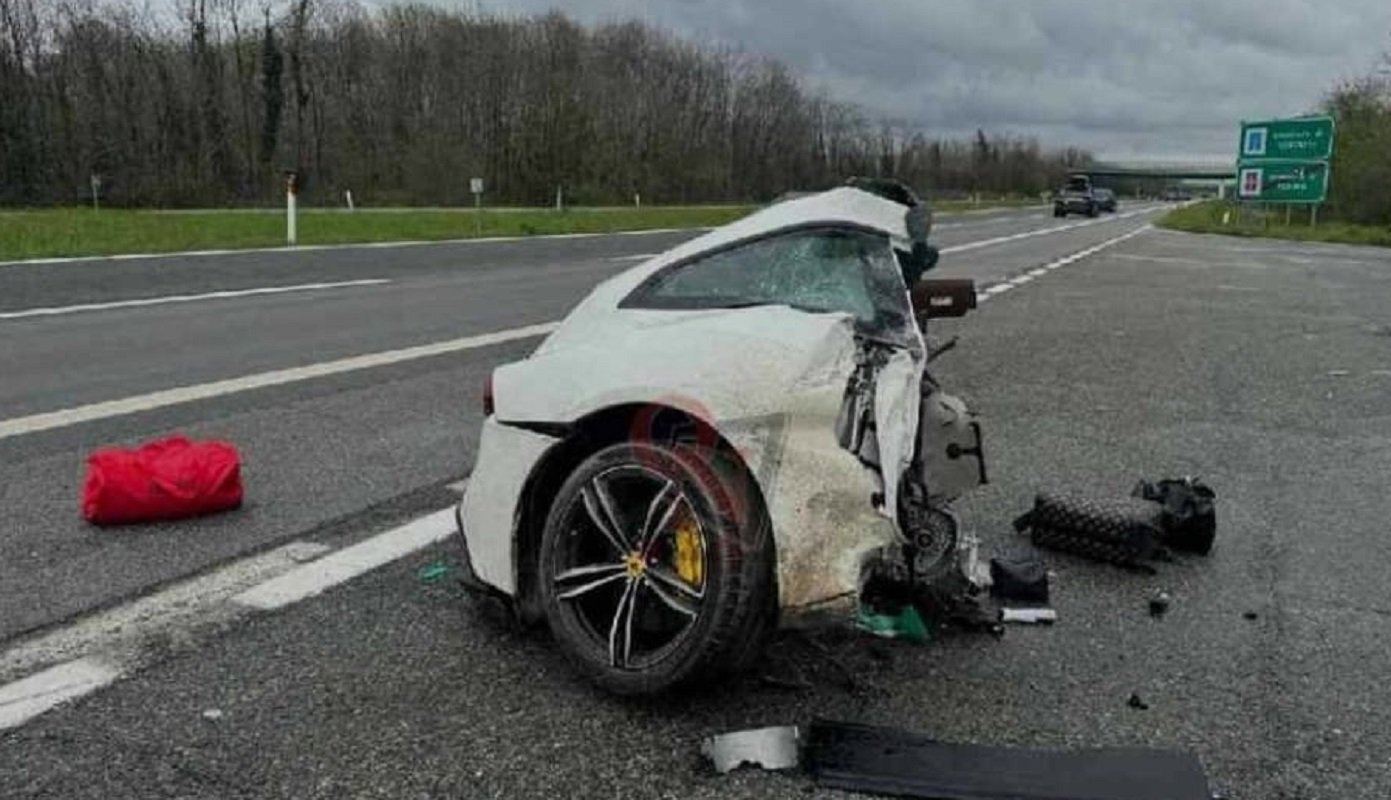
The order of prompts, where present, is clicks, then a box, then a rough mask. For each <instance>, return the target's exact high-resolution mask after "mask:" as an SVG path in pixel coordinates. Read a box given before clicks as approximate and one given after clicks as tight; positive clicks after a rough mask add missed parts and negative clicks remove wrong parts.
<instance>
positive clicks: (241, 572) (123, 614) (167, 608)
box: [0, 542, 330, 680]
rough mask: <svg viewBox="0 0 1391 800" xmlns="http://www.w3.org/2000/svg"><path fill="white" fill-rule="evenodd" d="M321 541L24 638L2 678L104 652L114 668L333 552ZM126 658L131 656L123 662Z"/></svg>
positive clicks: (7, 657) (6, 659)
mask: <svg viewBox="0 0 1391 800" xmlns="http://www.w3.org/2000/svg"><path fill="white" fill-rule="evenodd" d="M329 549H330V548H329V547H328V546H327V545H323V544H318V543H316V542H290V543H289V544H285V545H281V546H280V547H277V548H275V549H274V550H271V551H269V552H265V553H258V554H256V555H253V556H248V557H246V558H243V559H241V560H239V561H235V562H233V563H231V564H228V565H226V566H224V567H221V568H219V569H217V570H215V571H213V572H211V573H208V574H206V575H200V576H197V577H193V578H189V579H187V580H184V581H180V582H178V583H175V584H173V585H172V586H168V587H166V588H164V589H161V590H159V591H157V592H155V593H154V594H150V595H146V596H145V597H141V598H138V599H135V600H132V601H130V602H128V603H124V604H122V605H119V606H116V607H115V608H109V609H106V610H104V611H98V612H96V613H94V614H89V615H87V616H84V617H82V618H80V619H78V620H76V621H74V622H72V623H69V624H67V625H64V626H63V627H61V628H57V629H55V630H51V631H45V632H42V633H39V634H35V635H32V636H29V637H26V638H24V639H22V640H21V641H20V642H19V643H18V644H15V645H14V646H12V647H10V648H9V649H8V650H6V651H5V652H4V653H0V680H3V679H5V678H7V677H11V676H15V675H23V674H25V673H28V672H32V671H33V670H36V669H41V668H43V667H47V666H49V665H51V664H56V663H58V662H60V661H67V660H70V659H75V658H80V657H83V656H91V655H94V654H100V655H102V656H103V657H105V658H106V659H107V662H108V663H109V664H112V665H113V666H114V665H116V664H119V663H120V662H122V661H124V660H129V654H130V653H131V652H133V651H135V650H138V649H139V648H140V647H141V646H143V644H144V643H145V642H147V641H151V640H152V639H153V637H155V636H156V635H158V634H171V633H173V632H175V631H180V630H187V629H189V628H192V627H195V626H197V625H198V624H200V623H201V622H208V621H216V619H215V618H216V617H217V614H216V608H217V606H218V605H219V604H222V603H224V602H225V601H226V600H228V599H229V598H231V597H232V595H235V594H238V593H239V592H242V591H245V590H246V589H247V588H248V587H251V586H255V585H256V584H259V583H262V582H264V581H266V580H269V579H270V578H273V577H275V576H276V575H282V574H284V573H286V572H289V571H290V570H292V569H295V568H297V567H298V566H299V565H300V564H303V563H305V562H306V561H310V560H312V559H315V558H318V557H319V556H321V555H323V554H324V553H326V552H328V551H329ZM122 654H126V657H125V658H124V659H123V658H122V657H121V656H122Z"/></svg>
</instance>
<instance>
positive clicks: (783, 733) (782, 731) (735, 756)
mask: <svg viewBox="0 0 1391 800" xmlns="http://www.w3.org/2000/svg"><path fill="white" fill-rule="evenodd" d="M798 739H799V733H798V730H797V726H795V725H787V726H783V727H776V728H756V729H754V730H747V731H734V732H733V733H725V734H721V735H719V736H711V737H710V738H708V739H706V740H705V741H704V742H701V745H700V752H701V753H702V754H703V755H704V756H705V757H706V758H708V759H710V763H711V764H713V765H714V767H715V771H716V772H718V773H720V774H721V775H723V774H725V773H726V772H730V771H731V770H735V769H738V768H739V767H741V766H743V765H745V764H751V765H753V766H755V767H761V768H763V769H767V770H778V769H792V768H793V767H796V766H797V763H798V752H797V742H798Z"/></svg>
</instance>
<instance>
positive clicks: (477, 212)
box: [468, 178, 483, 236]
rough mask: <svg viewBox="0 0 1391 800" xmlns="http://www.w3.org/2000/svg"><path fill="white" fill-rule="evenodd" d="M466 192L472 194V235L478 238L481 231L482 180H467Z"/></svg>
mask: <svg viewBox="0 0 1391 800" xmlns="http://www.w3.org/2000/svg"><path fill="white" fill-rule="evenodd" d="M468 190H469V191H470V192H473V235H474V236H478V235H479V234H480V233H482V230H483V219H482V215H483V179H482V178H469V179H468Z"/></svg>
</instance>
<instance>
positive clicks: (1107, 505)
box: [1014, 493, 1164, 573]
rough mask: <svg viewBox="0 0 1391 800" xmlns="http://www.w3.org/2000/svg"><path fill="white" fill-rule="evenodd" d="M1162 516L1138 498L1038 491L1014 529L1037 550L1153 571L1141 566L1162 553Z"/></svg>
mask: <svg viewBox="0 0 1391 800" xmlns="http://www.w3.org/2000/svg"><path fill="white" fill-rule="evenodd" d="M1163 514H1164V509H1163V507H1162V506H1160V505H1159V504H1158V503H1155V502H1153V501H1150V500H1143V499H1140V498H1136V497H1110V498H1096V497H1082V496H1080V495H1075V494H1067V493H1056V494H1054V493H1041V494H1039V495H1038V496H1037V497H1035V498H1034V507H1033V509H1031V510H1030V511H1028V512H1026V513H1025V514H1023V515H1021V516H1020V517H1019V518H1018V519H1016V520H1015V521H1014V529H1015V530H1016V531H1019V532H1020V533H1025V532H1027V533H1028V534H1029V535H1030V537H1031V538H1032V539H1033V542H1034V544H1036V545H1038V546H1040V547H1048V548H1052V549H1056V550H1062V551H1064V552H1068V553H1073V554H1075V555H1079V556H1083V557H1085V558H1090V559H1093V560H1096V561H1105V562H1109V563H1112V564H1118V565H1120V566H1123V567H1127V568H1130V569H1136V570H1140V571H1144V572H1149V573H1153V572H1154V570H1153V568H1151V567H1149V566H1148V565H1146V564H1144V563H1142V562H1144V561H1149V560H1154V559H1157V558H1161V557H1162V556H1163V554H1164V547H1163V545H1162V544H1161V543H1160V537H1161V533H1162V528H1163Z"/></svg>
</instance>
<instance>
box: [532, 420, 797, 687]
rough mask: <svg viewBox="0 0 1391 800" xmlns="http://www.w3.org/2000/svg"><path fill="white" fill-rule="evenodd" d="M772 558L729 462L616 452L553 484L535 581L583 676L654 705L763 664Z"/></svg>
mask: <svg viewBox="0 0 1391 800" xmlns="http://www.w3.org/2000/svg"><path fill="white" fill-rule="evenodd" d="M654 521H655V522H654ZM691 537H695V538H694V539H692V538H691ZM693 541H694V542H696V543H697V544H698V546H697V544H692V542H693ZM683 553H684V556H683ZM692 553H696V554H697V555H695V556H692V555H691V554H692ZM774 555H775V554H774V547H773V541H772V536H771V526H770V525H769V523H768V518H767V513H766V511H765V510H764V508H763V505H762V501H761V499H760V495H759V493H758V492H757V491H756V490H755V489H754V486H753V484H752V479H751V478H750V476H748V474H747V472H746V471H745V470H744V469H743V468H742V466H740V465H739V464H738V463H737V462H736V461H735V460H734V459H733V458H732V457H731V456H729V455H727V454H725V453H724V452H722V451H719V450H713V449H710V448H703V447H695V446H686V445H665V444H657V443H652V442H624V443H620V444H615V445H611V446H609V447H606V448H604V449H603V450H600V451H599V452H597V453H595V454H594V455H592V456H590V457H589V458H587V459H586V460H585V461H584V462H583V463H581V464H580V466H579V467H577V468H576V469H575V471H574V472H573V473H572V474H571V475H570V477H569V478H568V479H566V481H565V483H564V484H563V485H562V486H561V488H560V491H559V492H558V493H557V495H556V499H555V502H554V504H553V505H552V507H551V512H550V514H549V516H548V517H547V520H546V527H545V530H544V532H543V533H542V538H541V548H540V552H539V554H538V560H539V564H538V571H537V580H538V584H539V588H540V596H541V602H542V606H543V608H544V609H545V613H546V619H547V621H548V622H549V624H550V627H551V632H552V634H553V635H554V637H555V639H556V641H557V643H558V644H559V645H560V647H561V649H562V650H564V652H565V653H566V655H567V656H568V657H569V659H570V661H571V662H572V663H573V664H574V665H575V667H576V668H577V669H578V671H579V672H580V673H582V674H583V675H584V676H585V677H587V678H588V679H589V680H591V681H592V682H594V683H595V684H597V685H598V686H600V687H602V688H604V689H606V690H608V691H610V692H613V693H615V694H622V695H637V694H653V693H658V692H662V691H665V690H668V689H671V688H673V687H676V686H681V685H686V684H691V683H695V682H701V681H708V680H711V679H714V678H717V677H719V676H721V675H725V674H728V673H729V672H731V671H736V670H739V669H742V668H745V667H746V666H748V665H749V664H751V663H752V662H753V661H754V660H755V659H756V658H757V656H758V654H759V653H760V652H761V650H762V645H763V643H764V639H766V638H767V635H768V634H769V632H770V631H771V629H772V627H773V625H774V623H775V618H776V613H777V606H776V603H777V593H776V586H775V580H774V577H773V575H774V573H773V562H774ZM697 565H699V566H697Z"/></svg>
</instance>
